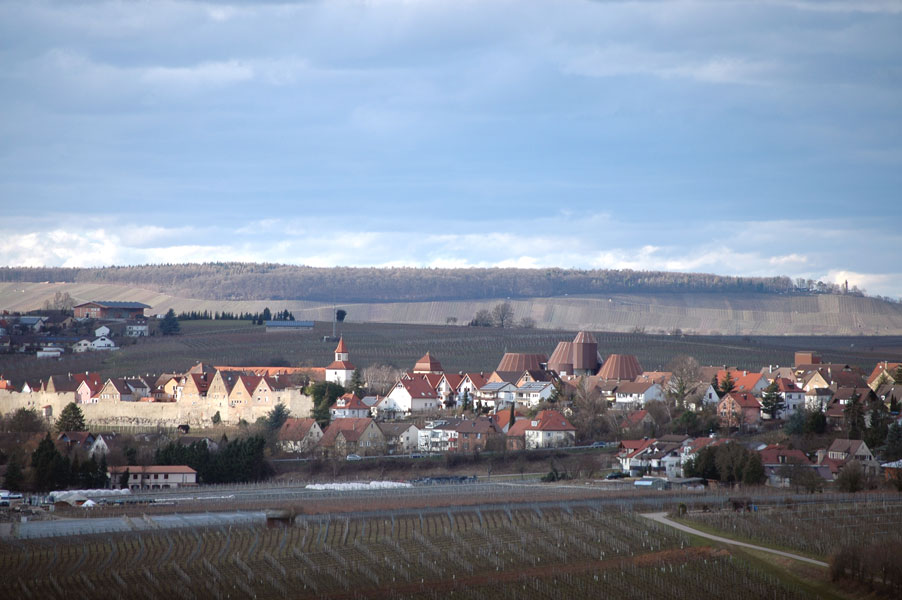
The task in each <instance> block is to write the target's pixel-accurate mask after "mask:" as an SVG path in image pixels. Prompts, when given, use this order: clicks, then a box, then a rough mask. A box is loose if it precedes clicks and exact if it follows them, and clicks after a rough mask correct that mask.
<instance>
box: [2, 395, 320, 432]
mask: <svg viewBox="0 0 902 600" xmlns="http://www.w3.org/2000/svg"><path fill="white" fill-rule="evenodd" d="M74 401H75V393H74V392H68V393H61V394H52V393H48V392H34V393H31V394H22V393H19V392H10V391H7V390H0V414H2V415H6V414H9V413H12V412H15V411H16V410H18V409H20V408H27V409H34V410H36V411H37V412H38V414H41V413H42V411H43V407H45V406H50V418H51V420H56V418H57V417H59V415H60V412H61V411H62V410H63V407H65V406H66V405H67V404H69V403H70V402H74ZM279 401H281V402H283V403H284V404H285V406H286V407H287V408H288V411H289V412H290V413H291V415H292V416H294V417H309V416H310V414H311V411H312V410H313V400H312V399H311V398H310V397H309V396H306V395H304V394H303V393H301V392H300V391H299V390H290V391H288V390H286V391H284V392H281V393H280V396H279V397H278V398H275V399H274V402H273V404H272V405H269V404H266V405H258V404H251V405H248V406H244V407H240V408H238V407H236V408H230V407H228V406H224V407H222V408H219V407H213V406H210V407H203V408H204V409H202V410H197V409H192V408H191V407H187V406H185V405H184V404H183V403H177V402H98V403H96V404H79V405H78V406H79V408H81V410H82V413H83V414H84V415H85V422H86V423H87V424H88V426H89V427H90V425H92V424H97V425H133V426H142V427H147V426H150V427H154V426H157V425H161V426H164V427H175V426H178V425H181V424H184V423H187V424H189V425H191V426H192V427H199V426H209V425H212V421H211V419H212V417H213V415H214V414H215V413H216V411H217V410H219V416H220V418H221V419H222V422H223V423H227V424H233V425H234V424H237V423H238V421H239V420H240V419H242V418H243V419H244V420H246V421H248V422H249V423H253V422H254V421H255V420H257V418H259V417H263V416H266V414H267V413H268V412H269V411H271V410H272V407H273V406H274V405H275V404H277V403H278V402H279ZM211 409H212V410H211Z"/></svg>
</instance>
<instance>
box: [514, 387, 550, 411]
mask: <svg viewBox="0 0 902 600" xmlns="http://www.w3.org/2000/svg"><path fill="white" fill-rule="evenodd" d="M515 393H516V402H517V404H521V405H523V406H528V407H530V408H534V407H536V406H538V405H539V404H541V403H542V402H545V401H547V400H548V399H549V398H550V397H551V394H552V393H554V384H552V383H551V382H550V381H532V382H530V383H524V384H521V385H520V386H519V387H517V390H516V392H515Z"/></svg>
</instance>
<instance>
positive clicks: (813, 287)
mask: <svg viewBox="0 0 902 600" xmlns="http://www.w3.org/2000/svg"><path fill="white" fill-rule="evenodd" d="M0 281H13V282H15V281H35V282H41V281H51V282H78V283H113V284H120V285H140V286H142V287H145V288H152V289H157V290H160V291H163V290H165V291H166V292H168V293H175V294H178V295H183V296H187V297H192V298H206V299H215V300H262V299H275V300H285V299H294V300H319V301H332V300H333V299H334V298H336V297H341V298H344V299H346V300H347V301H356V302H379V301H397V300H403V301H426V300H470V299H479V298H528V297H553V296H563V295H565V294H603V293H617V292H627V293H636V292H678V293H686V292H740V293H750V292H753V293H754V292H757V293H780V294H785V293H793V292H796V293H798V292H802V293H848V294H854V293H859V294H860V293H861V292H858V290H856V289H854V288H852V289H851V290H850V289H848V286H840V285H836V284H831V283H824V282H811V283H810V285H809V282H803V284H804V286H805V287H798V286H797V285H796V283H794V282H793V281H792V280H790V279H789V278H788V277H726V276H722V275H713V274H704V273H668V272H664V271H634V270H631V269H593V270H580V269H554V268H551V269H515V268H491V269H418V268H404V267H388V268H355V267H335V268H318V267H306V266H293V265H279V264H269V263H261V264H256V263H204V264H181V265H143V266H123V267H103V268H62V267H2V268H0Z"/></svg>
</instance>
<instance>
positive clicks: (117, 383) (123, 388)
mask: <svg viewBox="0 0 902 600" xmlns="http://www.w3.org/2000/svg"><path fill="white" fill-rule="evenodd" d="M97 399H98V400H99V401H100V402H135V401H136V400H138V399H139V398H136V397H135V393H134V391H133V390H132V388H131V387H129V385H128V384H127V383H126V382H125V380H124V379H120V378H118V377H114V378H110V379H107V380H106V383H104V384H103V387H102V388H100V392H99V393H98V394H97Z"/></svg>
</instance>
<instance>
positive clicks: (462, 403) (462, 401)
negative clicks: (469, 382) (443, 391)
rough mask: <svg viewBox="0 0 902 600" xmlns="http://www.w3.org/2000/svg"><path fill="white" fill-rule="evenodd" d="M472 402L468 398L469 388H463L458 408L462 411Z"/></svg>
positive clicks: (470, 405)
mask: <svg viewBox="0 0 902 600" xmlns="http://www.w3.org/2000/svg"><path fill="white" fill-rule="evenodd" d="M472 405H473V402H472V401H471V400H470V392H469V390H464V394H463V396H461V397H460V409H461V410H462V411H464V412H466V411H468V410H470V409H471V408H472Z"/></svg>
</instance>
